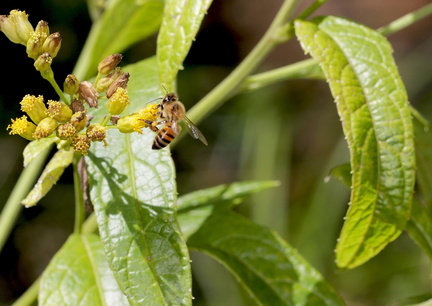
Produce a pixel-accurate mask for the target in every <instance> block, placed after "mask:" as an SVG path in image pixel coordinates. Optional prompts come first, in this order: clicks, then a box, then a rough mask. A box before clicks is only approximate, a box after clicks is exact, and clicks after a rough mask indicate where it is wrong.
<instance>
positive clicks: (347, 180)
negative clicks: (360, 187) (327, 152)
mask: <svg viewBox="0 0 432 306" xmlns="http://www.w3.org/2000/svg"><path fill="white" fill-rule="evenodd" d="M330 175H331V176H332V177H334V178H336V179H337V180H338V181H339V182H341V183H342V184H344V185H345V186H347V187H349V186H351V165H350V164H349V163H347V164H342V165H339V166H336V167H334V168H333V169H331V170H330Z"/></svg>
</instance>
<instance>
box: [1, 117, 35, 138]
mask: <svg viewBox="0 0 432 306" xmlns="http://www.w3.org/2000/svg"><path fill="white" fill-rule="evenodd" d="M11 121H12V123H11V124H9V125H8V126H7V130H10V131H9V135H20V136H21V137H23V138H25V139H27V140H34V137H33V132H34V131H35V129H36V125H35V124H34V123H33V122H30V121H28V120H27V116H25V115H24V116H22V117H21V118H16V119H15V120H14V119H11Z"/></svg>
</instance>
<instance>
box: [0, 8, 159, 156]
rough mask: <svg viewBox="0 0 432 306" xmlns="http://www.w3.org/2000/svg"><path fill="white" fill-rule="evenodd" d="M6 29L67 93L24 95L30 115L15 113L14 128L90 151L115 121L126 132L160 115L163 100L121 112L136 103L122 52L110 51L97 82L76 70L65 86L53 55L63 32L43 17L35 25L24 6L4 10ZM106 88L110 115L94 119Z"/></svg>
mask: <svg viewBox="0 0 432 306" xmlns="http://www.w3.org/2000/svg"><path fill="white" fill-rule="evenodd" d="M0 30H1V31H2V32H3V33H4V34H5V35H6V36H7V37H8V38H9V39H10V40H11V41H12V42H14V43H19V44H22V45H24V46H26V51H27V55H28V56H29V57H30V58H33V59H34V60H35V63H34V66H35V67H36V69H37V70H38V71H40V72H41V75H42V76H43V77H44V78H45V79H47V80H48V81H49V82H50V83H51V84H52V85H53V87H54V89H55V90H56V92H57V93H58V94H59V96H60V99H61V100H60V101H54V100H48V102H47V103H44V98H43V97H42V96H33V95H26V96H24V98H23V99H22V101H21V103H20V104H21V110H22V111H23V112H24V113H26V115H24V116H22V117H20V118H16V119H12V123H11V124H9V125H8V127H7V130H9V134H11V135H15V134H16V135H20V136H21V137H24V138H25V139H28V140H38V139H42V138H46V137H57V138H58V142H60V140H62V146H65V145H69V146H70V147H72V148H73V149H74V150H75V151H76V152H79V153H81V154H84V155H86V154H87V153H88V150H89V148H90V146H91V143H92V142H93V141H101V142H104V144H105V145H107V142H106V132H107V130H108V128H109V127H114V128H117V129H118V130H119V131H120V132H122V133H132V132H138V133H141V129H142V128H144V127H148V126H149V125H148V124H147V122H150V121H151V122H153V121H156V120H157V118H158V114H159V105H158V104H149V105H147V106H146V107H144V108H142V109H140V110H139V111H137V112H135V113H133V114H132V115H129V116H124V117H120V115H121V114H122V113H123V112H124V110H125V109H126V107H127V106H128V105H129V104H130V102H129V96H128V93H127V90H126V87H127V84H128V81H129V76H130V75H129V73H127V72H123V71H122V70H121V68H120V67H117V65H118V64H119V62H120V61H121V59H122V57H123V56H122V55H121V54H113V55H110V56H107V57H106V58H105V59H103V60H102V61H101V62H100V63H99V65H98V74H97V76H96V79H95V81H94V82H93V83H92V82H89V81H82V82H80V81H79V80H78V79H77V77H76V76H74V75H72V74H70V75H68V76H67V77H66V79H65V81H64V83H63V92H62V90H61V89H60V88H59V86H58V85H57V83H56V82H55V80H54V77H53V72H52V69H51V63H52V60H53V58H54V57H55V56H56V55H57V53H58V51H59V49H60V45H61V37H60V34H59V33H52V34H50V31H49V27H48V23H46V22H45V21H43V20H41V21H39V23H38V24H37V26H36V28H33V26H32V25H31V24H30V22H29V21H28V15H27V14H26V13H25V12H22V11H19V10H13V11H11V12H10V14H9V15H8V16H4V15H1V16H0ZM103 93H105V97H106V99H108V101H107V102H106V106H105V108H106V111H107V115H106V116H105V118H104V119H103V120H102V122H101V123H91V122H90V121H91V119H92V116H90V115H88V111H87V109H88V108H97V107H98V106H99V98H100V97H103V95H102V94H103ZM67 95H69V99H68V98H67ZM28 118H30V120H28Z"/></svg>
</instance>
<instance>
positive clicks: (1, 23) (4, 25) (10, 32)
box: [0, 15, 24, 44]
mask: <svg viewBox="0 0 432 306" xmlns="http://www.w3.org/2000/svg"><path fill="white" fill-rule="evenodd" d="M0 30H1V31H2V32H3V33H4V34H5V35H6V37H7V38H8V39H9V40H10V41H11V42H13V43H16V44H24V42H23V41H21V38H20V37H19V36H18V33H17V31H16V29H15V23H14V22H13V21H12V19H10V18H9V17H8V16H5V15H1V16H0Z"/></svg>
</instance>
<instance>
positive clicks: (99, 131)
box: [86, 123, 108, 141]
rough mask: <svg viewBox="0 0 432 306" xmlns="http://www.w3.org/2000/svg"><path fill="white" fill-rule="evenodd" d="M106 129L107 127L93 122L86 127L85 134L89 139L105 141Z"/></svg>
mask: <svg viewBox="0 0 432 306" xmlns="http://www.w3.org/2000/svg"><path fill="white" fill-rule="evenodd" d="M107 130H108V128H107V127H104V126H102V125H101V124H99V123H93V124H90V125H89V127H88V128H87V130H86V134H87V137H88V138H90V140H91V141H105V138H106V131H107Z"/></svg>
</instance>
